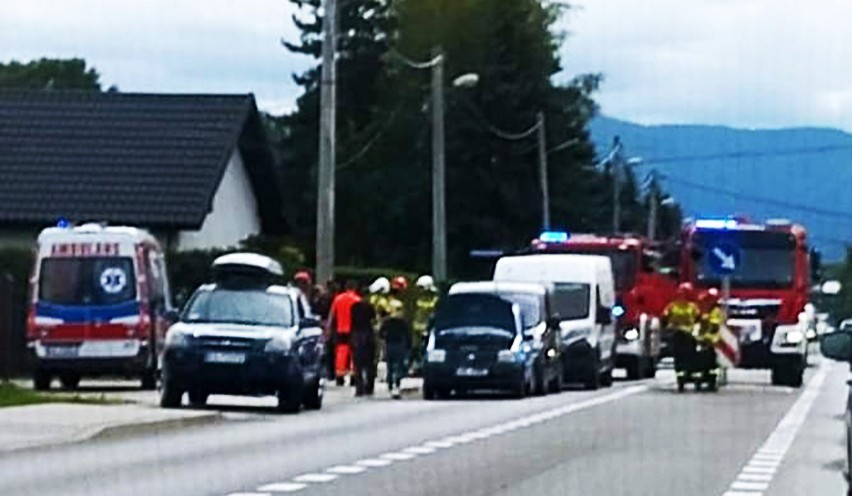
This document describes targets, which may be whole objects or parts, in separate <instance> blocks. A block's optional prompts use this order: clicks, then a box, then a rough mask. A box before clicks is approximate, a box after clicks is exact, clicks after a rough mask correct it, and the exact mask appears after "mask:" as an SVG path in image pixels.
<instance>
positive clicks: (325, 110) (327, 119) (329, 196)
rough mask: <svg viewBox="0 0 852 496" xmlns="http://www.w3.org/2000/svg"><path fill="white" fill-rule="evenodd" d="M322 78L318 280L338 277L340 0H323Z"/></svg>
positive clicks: (318, 179)
mask: <svg viewBox="0 0 852 496" xmlns="http://www.w3.org/2000/svg"><path fill="white" fill-rule="evenodd" d="M323 3H324V10H325V19H324V20H323V41H322V76H321V80H320V138H319V171H318V172H319V173H318V178H317V243H316V252H317V267H316V279H317V281H319V282H320V283H325V282H326V281H328V280H329V279H331V278H332V277H334V196H335V190H334V188H335V186H334V174H335V164H336V162H337V159H336V154H335V145H336V121H337V116H336V112H337V91H336V84H337V61H336V58H337V0H323Z"/></svg>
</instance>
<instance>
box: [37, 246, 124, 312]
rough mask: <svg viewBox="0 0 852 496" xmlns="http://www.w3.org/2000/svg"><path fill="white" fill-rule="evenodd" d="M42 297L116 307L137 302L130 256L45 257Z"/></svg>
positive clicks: (44, 298)
mask: <svg viewBox="0 0 852 496" xmlns="http://www.w3.org/2000/svg"><path fill="white" fill-rule="evenodd" d="M38 287H39V291H38V297H39V300H40V301H43V302H45V303H54V304H59V305H94V306H98V305H114V304H118V303H124V302H127V301H132V300H135V299H136V279H135V276H134V272H133V259H131V258H130V257H91V258H45V259H44V260H42V262H41V268H40V270H39V282H38Z"/></svg>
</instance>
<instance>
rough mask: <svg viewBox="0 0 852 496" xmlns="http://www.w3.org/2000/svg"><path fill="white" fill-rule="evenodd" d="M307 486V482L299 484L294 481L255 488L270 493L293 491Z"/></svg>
mask: <svg viewBox="0 0 852 496" xmlns="http://www.w3.org/2000/svg"><path fill="white" fill-rule="evenodd" d="M306 487H308V485H307V484H299V483H295V482H277V483H275V484H267V485H265V486H261V487H259V488H257V490H258V491H263V492H272V493H294V492H296V491H301V490H302V489H304V488H306Z"/></svg>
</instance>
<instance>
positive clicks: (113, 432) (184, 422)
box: [78, 412, 225, 442]
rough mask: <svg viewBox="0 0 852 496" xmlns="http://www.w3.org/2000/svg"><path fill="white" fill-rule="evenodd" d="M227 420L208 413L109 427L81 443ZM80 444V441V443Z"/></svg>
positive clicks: (218, 413)
mask: <svg viewBox="0 0 852 496" xmlns="http://www.w3.org/2000/svg"><path fill="white" fill-rule="evenodd" d="M224 419H225V417H224V415H223V414H222V412H208V413H205V414H203V415H195V416H191V417H189V416H188V417H184V418H173V419H163V420H151V421H147V422H145V421H143V422H135V423H132V424H117V425H107V426H104V427H100V428H97V429H93V430H94V431H95V432H94V433H91V434H90V435H89V436H88V437H86V438H84V439H82V440H81V441H88V440H101V439H115V438H120V437H124V436H129V435H133V434H142V433H145V434H156V433H159V432H166V431H171V430H174V429H183V428H187V427H196V426H200V425H208V424H215V423H218V422H221V421H223V420H224ZM78 442H79V441H78Z"/></svg>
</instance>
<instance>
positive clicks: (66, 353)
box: [45, 345, 80, 358]
mask: <svg viewBox="0 0 852 496" xmlns="http://www.w3.org/2000/svg"><path fill="white" fill-rule="evenodd" d="M45 353H46V354H47V356H48V357H50V358H77V356H78V355H79V354H80V347H79V346H76V345H74V346H46V347H45Z"/></svg>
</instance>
